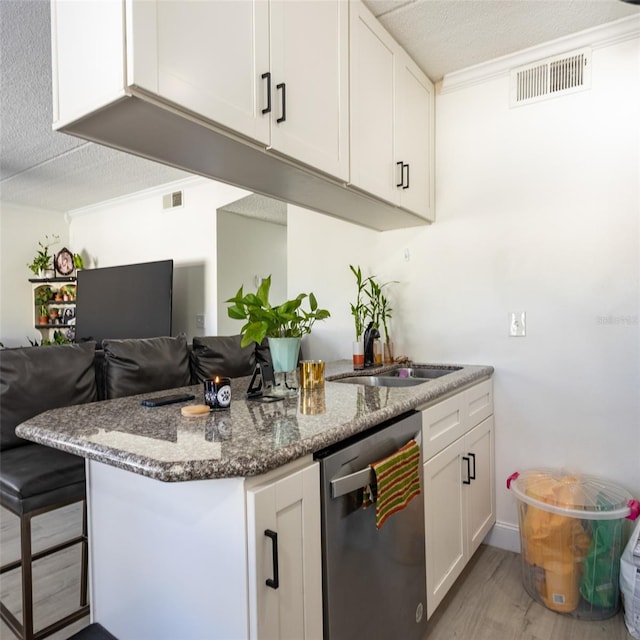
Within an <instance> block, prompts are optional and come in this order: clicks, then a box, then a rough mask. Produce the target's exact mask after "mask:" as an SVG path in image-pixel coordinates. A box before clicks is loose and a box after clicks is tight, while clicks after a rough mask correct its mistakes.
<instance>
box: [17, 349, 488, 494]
mask: <svg viewBox="0 0 640 640" xmlns="http://www.w3.org/2000/svg"><path fill="white" fill-rule="evenodd" d="M398 366H400V365H395V366H394V365H390V366H386V367H379V368H376V369H367V370H366V375H375V374H376V373H381V372H383V371H388V370H390V369H394V368H397V367H398ZM414 366H419V365H414ZM428 366H435V365H428ZM446 366H452V365H446ZM457 366H461V367H462V368H461V369H460V370H459V371H455V372H454V373H451V374H448V375H446V376H443V377H441V378H436V379H434V380H429V381H428V382H425V383H424V384H419V385H415V386H412V387H373V386H364V385H359V384H344V383H336V382H334V381H332V380H336V379H339V378H344V377H348V376H353V375H358V374H359V373H363V372H354V371H353V369H352V364H351V361H349V360H341V361H338V362H331V363H327V364H326V369H325V377H326V382H325V384H324V387H320V388H317V389H312V390H306V389H300V390H299V392H298V395H297V396H294V397H290V398H285V399H284V400H281V401H278V402H273V403H264V402H255V401H247V400H245V398H246V391H247V388H248V386H249V380H250V378H248V377H247V378H235V379H233V380H232V381H231V397H232V402H231V408H230V409H229V410H226V411H216V412H211V413H209V414H206V415H204V416H199V417H190V418H188V417H184V416H183V415H182V413H181V411H180V408H181V407H182V406H184V404H202V403H203V388H202V385H194V386H191V387H183V388H181V389H179V390H176V391H189V392H191V393H193V394H195V396H196V398H195V400H193V401H192V402H191V403H183V404H174V405H166V406H163V407H143V406H141V404H140V399H141V398H143V397H145V398H148V397H153V396H161V395H166V393H167V392H166V391H164V392H163V391H159V392H155V393H146V394H142V395H139V396H130V397H127V398H120V399H116V400H104V401H101V402H93V403H90V404H84V405H76V406H73V407H64V408H61V409H53V410H50V411H45V412H44V413H41V414H40V415H38V416H35V417H34V418H31V419H29V420H27V421H26V422H23V423H22V424H21V425H19V426H18V427H17V429H16V433H17V435H19V436H20V437H21V438H25V439H27V440H32V441H33V442H37V443H40V444H44V445H47V446H50V447H53V448H56V449H61V450H63V451H68V452H69V453H74V454H77V455H79V456H83V457H85V458H90V459H91V460H97V461H99V462H103V463H105V464H109V465H112V466H115V467H119V468H121V469H125V470H127V471H131V472H133V473H138V474H141V475H144V476H148V477H150V478H155V479H157V480H162V481H166V482H179V481H186V480H202V479H207V478H227V477H238V476H240V477H246V476H253V475H258V474H260V473H264V472H266V471H269V470H271V469H275V468H277V467H279V466H281V465H283V464H286V463H287V462H290V461H292V460H295V459H297V458H300V457H302V456H304V455H307V454H311V453H315V452H316V451H319V450H321V449H323V448H325V447H328V446H330V445H332V444H335V443H336V442H340V441H341V440H344V439H345V438H347V437H349V436H351V435H353V434H356V433H359V432H362V431H365V430H367V429H369V428H371V427H373V426H375V425H377V424H379V423H381V422H384V421H385V420H388V419H390V418H394V417H395V416H398V415H401V414H403V413H405V412H407V411H410V410H411V409H415V408H416V407H419V406H421V405H424V404H426V403H429V402H433V401H436V400H437V399H438V398H440V397H443V396H446V395H448V394H450V393H453V392H455V391H456V390H458V389H461V388H463V387H466V386H468V385H470V384H472V383H474V382H478V381H480V380H482V379H483V378H488V377H489V376H491V375H492V373H493V367H490V366H480V365H457Z"/></svg>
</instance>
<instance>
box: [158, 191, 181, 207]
mask: <svg viewBox="0 0 640 640" xmlns="http://www.w3.org/2000/svg"><path fill="white" fill-rule="evenodd" d="M181 206H182V191H174V192H173V193H167V194H165V195H163V196H162V208H163V209H175V208H176V207H181Z"/></svg>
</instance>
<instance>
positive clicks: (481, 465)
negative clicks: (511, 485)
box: [463, 416, 496, 558]
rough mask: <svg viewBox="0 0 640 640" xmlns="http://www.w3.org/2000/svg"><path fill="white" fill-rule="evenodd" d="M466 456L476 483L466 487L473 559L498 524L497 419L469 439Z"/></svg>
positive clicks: (481, 427) (486, 424) (477, 428)
mask: <svg viewBox="0 0 640 640" xmlns="http://www.w3.org/2000/svg"><path fill="white" fill-rule="evenodd" d="M464 448H465V450H464V454H463V455H464V456H466V457H470V458H471V460H470V466H471V471H472V476H474V477H473V479H472V480H471V484H469V485H466V486H465V501H466V505H467V508H466V512H467V525H466V535H467V549H468V555H469V558H470V557H471V556H472V555H473V553H474V552H475V550H476V549H477V548H478V547H479V546H480V543H481V542H482V541H483V540H484V537H485V536H486V535H487V533H489V530H490V529H491V527H492V526H493V524H494V522H495V521H496V510H495V489H494V473H495V468H494V460H493V416H489V417H488V418H486V419H485V420H484V421H483V422H481V423H480V424H479V425H478V426H477V427H475V428H474V429H472V430H471V431H470V432H469V433H468V434H467V435H466V436H465V447H464Z"/></svg>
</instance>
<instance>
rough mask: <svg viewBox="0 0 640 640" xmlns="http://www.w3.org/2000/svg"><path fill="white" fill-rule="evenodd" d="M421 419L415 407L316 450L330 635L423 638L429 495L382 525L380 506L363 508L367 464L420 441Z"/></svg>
mask: <svg viewBox="0 0 640 640" xmlns="http://www.w3.org/2000/svg"><path fill="white" fill-rule="evenodd" d="M421 425H422V422H421V417H420V414H419V413H417V412H411V413H408V414H404V415H403V416H400V417H399V418H396V419H394V420H392V421H389V422H387V423H384V424H382V425H379V426H378V427H376V428H374V429H372V430H369V431H367V432H365V433H363V434H359V435H358V436H355V437H353V438H351V439H349V440H348V441H345V442H342V443H340V444H338V445H335V446H333V447H329V448H327V449H324V450H323V451H320V452H318V453H317V454H316V458H317V459H318V460H319V461H320V483H321V504H322V591H323V619H324V639H325V640H359V639H362V640H387V639H389V640H397V639H399V638H401V639H402V640H414V639H415V640H420V639H421V638H422V636H423V635H424V632H425V630H426V616H425V612H426V579H425V547H424V508H423V500H424V497H423V496H422V494H421V495H420V496H417V497H415V498H413V500H411V501H410V502H409V504H408V505H407V507H406V508H405V509H404V510H402V511H400V512H398V513H395V514H394V515H392V516H391V517H390V518H389V519H388V520H387V521H386V522H385V523H384V524H383V525H382V527H381V528H380V529H379V530H378V529H376V517H375V505H371V506H370V507H369V508H367V509H363V508H362V498H363V488H364V487H365V486H366V485H367V484H368V483H370V482H373V481H374V474H373V471H372V470H371V468H370V467H369V464H370V463H372V462H377V461H378V460H380V459H381V458H384V457H386V456H388V455H389V454H391V453H393V452H394V451H397V450H398V449H400V447H402V446H404V445H405V444H406V443H407V442H408V441H409V440H411V439H412V438H415V439H416V440H417V441H418V442H419V443H420V440H419V438H420V430H421ZM420 467H422V465H420ZM420 481H421V484H422V468H420Z"/></svg>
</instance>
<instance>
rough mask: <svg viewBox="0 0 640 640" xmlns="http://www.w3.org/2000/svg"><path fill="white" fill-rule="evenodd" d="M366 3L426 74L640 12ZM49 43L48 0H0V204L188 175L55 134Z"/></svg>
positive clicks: (615, 1) (68, 201)
mask: <svg viewBox="0 0 640 640" xmlns="http://www.w3.org/2000/svg"><path fill="white" fill-rule="evenodd" d="M289 1H295V0H289ZM365 4H367V5H368V6H369V8H370V9H371V10H372V11H373V12H374V13H375V15H376V16H378V18H379V19H380V21H381V22H382V23H383V24H384V26H385V27H386V28H387V29H388V30H389V31H390V32H391V33H392V35H394V37H395V38H396V40H397V41H398V42H399V43H400V44H401V45H403V46H404V47H405V48H406V49H407V51H408V52H409V53H410V54H411V56H412V57H413V58H414V59H415V60H416V62H417V63H418V64H419V65H420V66H421V67H422V69H423V70H424V71H425V72H426V73H427V75H428V76H429V77H430V78H431V79H432V80H439V79H440V78H442V76H443V75H445V74H447V73H450V72H452V71H457V70H460V69H463V68H466V67H469V66H473V65H476V64H479V63H481V62H486V61H487V60H491V59H494V58H497V57H500V56H503V55H507V54H509V53H513V52H514V51H518V50H521V49H525V48H528V47H531V46H533V45H536V44H539V43H542V42H547V41H549V40H553V39H556V38H558V37H561V36H564V35H568V34H570V33H575V32H577V31H581V30H584V29H587V28H590V27H594V26H596V25H599V24H603V23H606V22H611V21H613V20H617V19H619V18H623V17H626V16H629V15H632V14H634V13H638V12H639V11H640V8H639V7H637V6H633V5H630V4H625V3H623V2H620V1H619V0H409V1H407V0H365ZM50 40H51V38H50V16H49V2H48V0H0V200H2V201H3V202H11V203H15V204H19V205H23V206H30V207H37V208H41V209H48V210H52V211H68V210H72V209H76V208H79V207H83V206H87V205H90V204H95V203H97V202H102V201H104V200H108V199H110V198H114V197H117V196H120V195H125V194H127V193H131V192H133V191H138V190H141V189H146V188H150V187H154V186H157V185H160V184H164V183H166V182H171V181H173V180H178V179H180V178H183V177H186V176H187V175H188V174H186V173H184V172H182V171H179V170H176V169H172V168H169V167H165V166H162V165H159V164H157V163H153V162H149V161H146V160H142V159H140V158H135V157H133V156H130V155H126V154H123V153H120V152H117V151H113V150H111V149H106V148H104V147H100V146H96V145H94V144H92V143H87V142H84V141H82V140H79V139H76V138H73V137H72V136H68V135H66V134H62V133H57V132H53V131H52V130H51V122H52V115H51V54H50Z"/></svg>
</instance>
